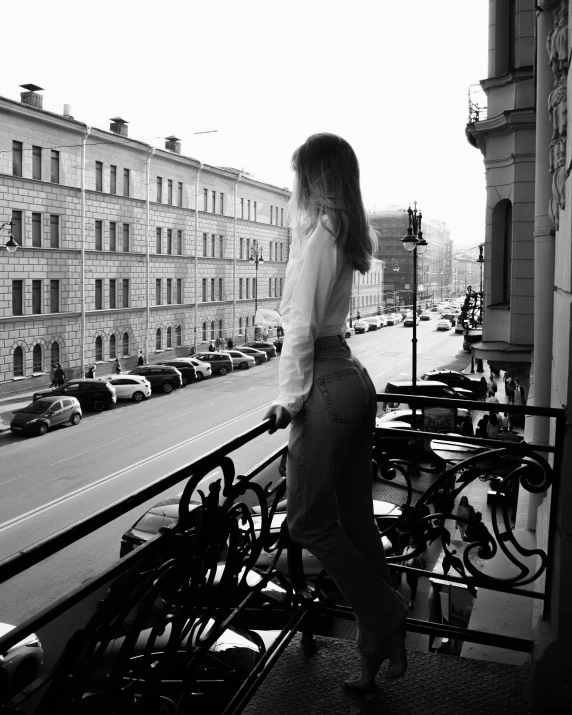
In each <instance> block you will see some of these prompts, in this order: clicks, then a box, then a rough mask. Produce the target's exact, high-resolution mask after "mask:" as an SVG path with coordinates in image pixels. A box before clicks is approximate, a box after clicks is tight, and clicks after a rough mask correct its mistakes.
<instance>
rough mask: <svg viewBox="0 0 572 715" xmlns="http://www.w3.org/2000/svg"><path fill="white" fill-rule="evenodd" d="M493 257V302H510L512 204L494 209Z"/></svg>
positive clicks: (504, 201)
mask: <svg viewBox="0 0 572 715" xmlns="http://www.w3.org/2000/svg"><path fill="white" fill-rule="evenodd" d="M492 228H493V230H492V244H491V249H492V255H491V302H492V304H493V305H494V304H496V303H509V302H510V281H511V268H512V266H511V263H512V204H511V202H510V201H509V200H508V199H504V200H502V201H499V203H498V204H497V205H496V206H495V207H494V209H493V227H492Z"/></svg>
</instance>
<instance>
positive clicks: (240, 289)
mask: <svg viewBox="0 0 572 715" xmlns="http://www.w3.org/2000/svg"><path fill="white" fill-rule="evenodd" d="M242 281H243V279H242V278H239V279H238V297H239V299H240V298H242V285H243V283H242Z"/></svg>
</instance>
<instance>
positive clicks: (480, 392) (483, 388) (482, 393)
mask: <svg viewBox="0 0 572 715" xmlns="http://www.w3.org/2000/svg"><path fill="white" fill-rule="evenodd" d="M487 395H488V383H487V379H486V377H485V376H484V375H483V377H481V379H480V382H479V386H478V388H477V397H478V399H479V400H480V401H481V402H484V401H485V400H486V398H487Z"/></svg>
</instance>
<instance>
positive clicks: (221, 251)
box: [218, 236, 224, 258]
mask: <svg viewBox="0 0 572 715" xmlns="http://www.w3.org/2000/svg"><path fill="white" fill-rule="evenodd" d="M218 257H219V258H224V236H219V237H218Z"/></svg>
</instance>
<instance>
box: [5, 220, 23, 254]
mask: <svg viewBox="0 0 572 715" xmlns="http://www.w3.org/2000/svg"><path fill="white" fill-rule="evenodd" d="M6 226H10V231H9V233H8V240H7V241H6V244H5V245H4V248H5V249H6V250H7V251H8V253H16V251H17V250H18V246H19V244H18V243H16V241H15V239H14V234H13V233H12V226H14V221H5V222H4V223H3V224H2V225H1V226H0V233H2V231H3V230H4V228H5V227H6Z"/></svg>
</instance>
